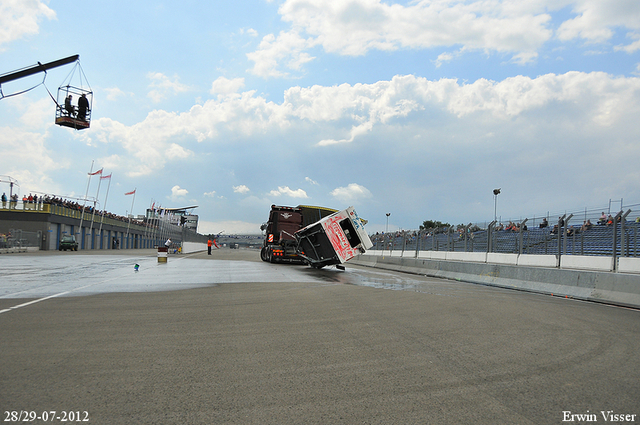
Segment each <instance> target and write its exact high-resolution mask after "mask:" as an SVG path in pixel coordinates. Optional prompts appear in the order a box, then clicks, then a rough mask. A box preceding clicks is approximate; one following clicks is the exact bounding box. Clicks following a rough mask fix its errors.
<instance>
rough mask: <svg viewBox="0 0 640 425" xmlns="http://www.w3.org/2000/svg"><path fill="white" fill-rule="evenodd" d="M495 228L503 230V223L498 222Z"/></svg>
mask: <svg viewBox="0 0 640 425" xmlns="http://www.w3.org/2000/svg"><path fill="white" fill-rule="evenodd" d="M496 230H504V225H503V224H502V223H500V224H498V226H496Z"/></svg>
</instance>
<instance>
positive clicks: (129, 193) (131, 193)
mask: <svg viewBox="0 0 640 425" xmlns="http://www.w3.org/2000/svg"><path fill="white" fill-rule="evenodd" d="M134 193H136V190H135V189H133V191H132V192H127V193H125V195H133V194H134Z"/></svg>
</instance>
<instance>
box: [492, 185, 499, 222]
mask: <svg viewBox="0 0 640 425" xmlns="http://www.w3.org/2000/svg"><path fill="white" fill-rule="evenodd" d="M499 194H500V189H493V221H497V220H498V195H499Z"/></svg>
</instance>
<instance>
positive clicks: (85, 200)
mask: <svg viewBox="0 0 640 425" xmlns="http://www.w3.org/2000/svg"><path fill="white" fill-rule="evenodd" d="M93 161H94V160H93V159H92V160H91V169H90V170H89V181H88V182H87V190H86V191H85V192H84V201H82V213H81V214H80V228H79V229H78V230H79V232H78V233H80V234H81V236H82V240H81V241H79V242H80V249H84V234H83V232H82V221H83V220H84V206H85V204H86V203H87V195H89V185H90V184H91V176H92V175H93Z"/></svg>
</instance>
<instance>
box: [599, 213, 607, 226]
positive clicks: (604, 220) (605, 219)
mask: <svg viewBox="0 0 640 425" xmlns="http://www.w3.org/2000/svg"><path fill="white" fill-rule="evenodd" d="M606 223H607V215H606V214H605V213H604V211H602V215H601V216H600V220H598V224H606Z"/></svg>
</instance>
